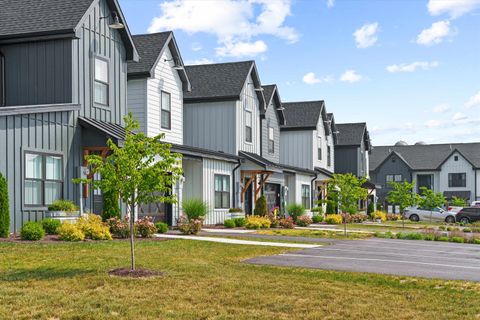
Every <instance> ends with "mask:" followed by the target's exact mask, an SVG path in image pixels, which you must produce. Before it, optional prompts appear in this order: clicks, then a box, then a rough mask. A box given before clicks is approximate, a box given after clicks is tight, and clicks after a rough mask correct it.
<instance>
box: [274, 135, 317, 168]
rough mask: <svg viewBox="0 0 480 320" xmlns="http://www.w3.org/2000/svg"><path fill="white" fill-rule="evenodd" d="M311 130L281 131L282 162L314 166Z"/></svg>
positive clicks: (297, 165)
mask: <svg viewBox="0 0 480 320" xmlns="http://www.w3.org/2000/svg"><path fill="white" fill-rule="evenodd" d="M312 139H313V135H312V131H311V130H298V131H297V130H293V131H290V130H287V131H285V130H283V131H281V133H280V162H281V163H283V164H287V165H291V166H296V167H299V168H312V167H313V161H312V160H313V153H314V150H313V148H312V146H313V141H312Z"/></svg>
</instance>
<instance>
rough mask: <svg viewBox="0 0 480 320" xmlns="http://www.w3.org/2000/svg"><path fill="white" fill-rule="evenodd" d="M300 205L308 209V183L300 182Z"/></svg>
mask: <svg viewBox="0 0 480 320" xmlns="http://www.w3.org/2000/svg"><path fill="white" fill-rule="evenodd" d="M302 206H303V207H304V208H305V209H310V186H309V185H308V184H302Z"/></svg>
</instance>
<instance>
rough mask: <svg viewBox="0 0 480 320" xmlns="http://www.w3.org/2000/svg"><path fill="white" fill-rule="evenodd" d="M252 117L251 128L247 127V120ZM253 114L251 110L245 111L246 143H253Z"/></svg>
mask: <svg viewBox="0 0 480 320" xmlns="http://www.w3.org/2000/svg"><path fill="white" fill-rule="evenodd" d="M249 117H250V126H248V125H247V119H248V118H249ZM252 130H253V113H252V111H250V110H245V142H248V143H252V142H253V131H252Z"/></svg>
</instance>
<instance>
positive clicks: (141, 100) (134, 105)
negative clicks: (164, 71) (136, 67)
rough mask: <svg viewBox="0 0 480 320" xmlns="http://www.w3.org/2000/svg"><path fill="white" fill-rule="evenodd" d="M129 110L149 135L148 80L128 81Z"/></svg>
mask: <svg viewBox="0 0 480 320" xmlns="http://www.w3.org/2000/svg"><path fill="white" fill-rule="evenodd" d="M127 88H128V91H127V92H128V94H127V108H128V112H131V113H132V115H133V117H134V118H135V119H136V120H137V121H138V122H139V123H140V131H141V132H143V133H145V134H147V79H135V80H128V84H127Z"/></svg>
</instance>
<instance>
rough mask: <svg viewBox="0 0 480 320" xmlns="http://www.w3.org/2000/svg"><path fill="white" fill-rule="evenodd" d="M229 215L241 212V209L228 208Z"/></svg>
mask: <svg viewBox="0 0 480 320" xmlns="http://www.w3.org/2000/svg"><path fill="white" fill-rule="evenodd" d="M228 212H229V213H240V212H243V210H242V208H230V209H228Z"/></svg>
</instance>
